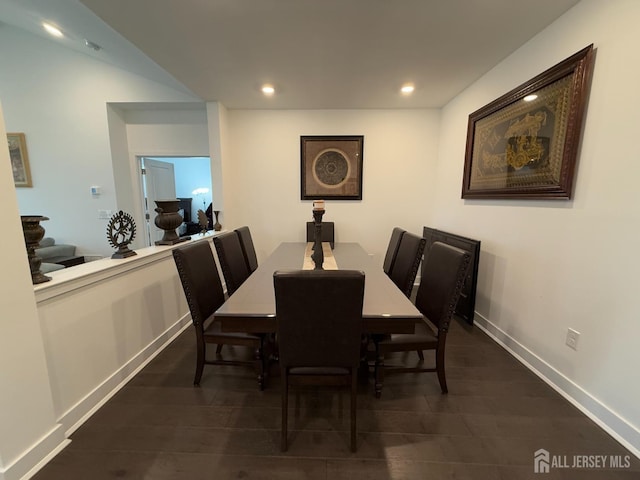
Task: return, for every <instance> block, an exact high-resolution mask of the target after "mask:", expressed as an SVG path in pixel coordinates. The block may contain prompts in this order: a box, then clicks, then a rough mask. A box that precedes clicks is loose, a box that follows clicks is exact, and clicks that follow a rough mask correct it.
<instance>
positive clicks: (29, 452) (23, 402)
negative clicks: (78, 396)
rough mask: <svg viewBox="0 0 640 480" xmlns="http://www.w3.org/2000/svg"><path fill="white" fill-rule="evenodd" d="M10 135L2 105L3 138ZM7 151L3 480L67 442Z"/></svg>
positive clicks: (0, 346) (0, 303)
mask: <svg viewBox="0 0 640 480" xmlns="http://www.w3.org/2000/svg"><path fill="white" fill-rule="evenodd" d="M5 134H6V130H5V125H4V120H3V115H2V109H1V108H0V138H4V137H5ZM10 165H11V162H10V160H9V152H8V150H7V149H6V148H5V149H2V148H0V202H1V203H2V205H3V206H4V208H2V212H1V213H0V219H1V220H2V225H3V237H2V254H1V256H2V274H3V278H4V280H3V281H2V288H1V289H0V312H2V314H1V318H2V321H0V366H1V367H0V385H2V394H1V395H0V425H1V428H0V480H10V479H18V478H20V477H22V475H24V474H25V473H26V472H27V471H29V470H30V469H31V467H32V466H33V465H34V464H35V463H37V462H38V461H40V460H41V459H42V458H44V457H45V456H46V455H48V454H49V453H51V452H53V451H55V450H56V449H57V448H59V447H61V446H62V445H64V439H65V437H64V431H63V429H62V426H61V425H59V424H58V423H56V421H55V417H54V411H53V401H52V396H51V391H50V389H49V380H48V373H49V372H48V369H47V365H46V362H45V356H44V352H43V343H42V334H41V331H40V325H39V323H38V316H37V313H36V306H35V302H34V298H33V286H32V284H31V274H30V272H29V262H28V261H27V252H26V248H25V244H24V237H23V235H22V226H21V223H20V219H19V217H18V215H17V210H18V202H17V199H16V194H15V189H14V188H13V174H12V172H11V167H10Z"/></svg>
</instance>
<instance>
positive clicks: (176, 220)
mask: <svg viewBox="0 0 640 480" xmlns="http://www.w3.org/2000/svg"><path fill="white" fill-rule="evenodd" d="M155 202H156V205H157V208H156V209H155V210H156V212H157V213H158V216H157V217H156V218H155V220H154V223H155V224H156V227H158V228H160V229H162V230H164V235H163V236H162V239H160V240H158V241H157V242H155V244H156V245H175V244H176V243H180V242H184V241H186V240H188V238H180V237H179V236H178V234H177V233H176V228H178V227H179V226H180V225H181V224H182V221H183V219H182V215H180V213H178V210H180V200H178V199H173V200H156V201H155Z"/></svg>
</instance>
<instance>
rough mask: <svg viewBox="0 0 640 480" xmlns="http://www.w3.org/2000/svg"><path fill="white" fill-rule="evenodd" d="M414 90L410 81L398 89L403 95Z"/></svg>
mask: <svg viewBox="0 0 640 480" xmlns="http://www.w3.org/2000/svg"><path fill="white" fill-rule="evenodd" d="M414 90H415V87H414V86H413V84H412V83H406V84H404V85H403V86H402V88H401V89H400V91H401V92H402V94H403V95H410V94H412V93H413V91H414Z"/></svg>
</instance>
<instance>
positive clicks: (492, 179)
mask: <svg viewBox="0 0 640 480" xmlns="http://www.w3.org/2000/svg"><path fill="white" fill-rule="evenodd" d="M592 63H593V44H591V45H589V46H588V47H586V48H584V49H582V50H580V51H579V52H577V53H575V54H574V55H572V56H570V57H569V58H567V59H565V60H563V61H562V62H560V63H558V64H557V65H555V66H553V67H551V68H550V69H548V70H546V71H544V72H543V73H541V74H540V75H538V76H536V77H534V78H532V79H531V80H529V81H528V82H525V83H524V84H522V85H520V86H519V87H517V88H515V89H513V90H511V91H510V92H508V93H506V94H505V95H503V96H501V97H500V98H498V99H497V100H495V101H493V102H491V103H490V104H488V105H486V106H484V107H482V108H481V109H479V110H477V111H475V112H473V113H472V114H471V115H469V124H468V128H467V145H466V153H465V161H464V177H463V182H462V198H464V199H474V198H480V199H483V198H487V199H496V198H498V199H499V198H505V199H507V198H515V199H519V198H535V199H565V200H566V199H570V198H571V195H572V190H573V185H574V172H575V166H576V157H577V153H578V145H579V142H580V137H581V132H582V124H583V116H584V111H585V108H586V103H587V96H588V88H589V83H590V80H591V78H590V77H591V67H592ZM533 96H535V98H534V99H532V100H530V99H531V98H532V97H533ZM525 99H526V100H525Z"/></svg>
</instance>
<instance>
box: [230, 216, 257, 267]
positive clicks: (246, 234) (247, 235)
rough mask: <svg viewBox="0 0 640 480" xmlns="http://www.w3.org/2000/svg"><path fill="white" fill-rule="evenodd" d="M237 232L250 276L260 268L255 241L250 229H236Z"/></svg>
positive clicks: (245, 227)
mask: <svg viewBox="0 0 640 480" xmlns="http://www.w3.org/2000/svg"><path fill="white" fill-rule="evenodd" d="M235 232H236V233H237V234H238V238H239V239H240V247H241V248H242V254H243V255H244V259H245V262H246V263H247V268H248V269H249V274H251V273H253V272H255V271H256V269H257V268H258V257H257V256H256V249H255V247H254V246H253V239H252V238H251V231H250V230H249V227H247V226H244V227H240V228H236V229H235Z"/></svg>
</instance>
